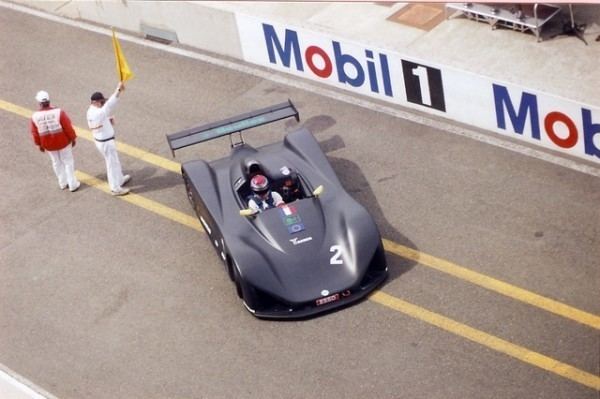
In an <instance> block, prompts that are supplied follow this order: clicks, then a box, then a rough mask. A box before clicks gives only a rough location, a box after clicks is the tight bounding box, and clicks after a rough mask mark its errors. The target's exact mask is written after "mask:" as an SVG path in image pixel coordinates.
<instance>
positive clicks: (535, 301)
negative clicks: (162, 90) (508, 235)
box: [0, 100, 600, 330]
mask: <svg viewBox="0 0 600 399" xmlns="http://www.w3.org/2000/svg"><path fill="white" fill-rule="evenodd" d="M0 109H4V110H6V111H9V112H12V113H14V114H17V115H20V116H23V117H26V118H30V117H31V114H32V113H33V111H32V110H30V109H27V108H23V107H20V106H18V105H16V104H12V103H9V102H6V101H3V100H0ZM75 130H76V131H77V134H78V136H79V137H83V138H84V139H86V140H89V141H92V142H93V141H94V139H93V136H92V133H91V132H90V131H89V130H86V129H83V128H80V127H75ZM117 148H118V150H119V151H120V152H122V153H124V154H126V155H129V156H131V157H133V158H136V159H141V160H143V161H146V162H147V163H149V164H152V165H155V166H157V167H159V168H162V169H166V170H169V171H172V172H175V173H181V165H180V164H179V163H178V162H175V161H172V160H169V159H166V158H163V157H161V156H159V155H155V154H152V153H149V152H147V151H144V150H142V149H140V148H137V147H134V146H131V145H129V144H125V143H122V142H121V141H117ZM383 244H384V247H385V250H386V251H388V252H390V253H393V254H395V255H398V256H400V257H402V258H406V259H410V260H413V261H415V262H418V263H419V264H421V265H423V266H427V267H430V268H432V269H435V270H437V271H440V272H443V273H446V274H449V275H451V276H454V277H456V278H459V279H461V280H464V281H467V282H469V283H472V284H475V285H478V286H480V287H483V288H486V289H488V290H491V291H494V292H497V293H499V294H502V295H505V296H507V297H509V298H513V299H515V300H518V301H521V302H523V303H527V304H529V305H532V306H535V307H537V308H539V309H542V310H545V311H547V312H550V313H553V314H556V315H559V316H562V317H564V318H567V319H570V320H573V321H576V322H578V323H581V324H584V325H587V326H589V327H592V328H595V329H597V330H600V316H597V315H595V314H592V313H588V312H585V311H583V310H580V309H577V308H574V307H572V306H569V305H566V304H564V303H561V302H558V301H555V300H553V299H550V298H546V297H544V296H541V295H538V294H535V293H533V292H530V291H527V290H525V289H523V288H520V287H517V286H515V285H512V284H508V283H505V282H503V281H500V280H497V279H495V278H493V277H489V276H486V275H484V274H481V273H477V272H475V271H473V270H470V269H467V268H465V267H462V266H459V265H457V264H454V263H452V262H449V261H447V260H444V259H441V258H437V257H435V256H432V255H428V254H426V253H423V252H419V251H417V250H415V249H413V248H409V247H406V246H404V245H401V244H398V243H395V242H393V241H390V240H386V239H383Z"/></svg>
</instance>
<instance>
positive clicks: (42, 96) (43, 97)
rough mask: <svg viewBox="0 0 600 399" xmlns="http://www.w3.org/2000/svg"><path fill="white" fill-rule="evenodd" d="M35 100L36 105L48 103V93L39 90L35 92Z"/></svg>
mask: <svg viewBox="0 0 600 399" xmlns="http://www.w3.org/2000/svg"><path fill="white" fill-rule="evenodd" d="M35 100H36V101H37V102H38V103H45V102H49V101H50V95H49V94H48V92H46V91H44V90H40V91H38V92H37V94H36V95H35Z"/></svg>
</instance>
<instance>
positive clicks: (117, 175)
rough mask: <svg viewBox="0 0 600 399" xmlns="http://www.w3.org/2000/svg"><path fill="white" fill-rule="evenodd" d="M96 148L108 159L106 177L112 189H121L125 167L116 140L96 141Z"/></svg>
mask: <svg viewBox="0 0 600 399" xmlns="http://www.w3.org/2000/svg"><path fill="white" fill-rule="evenodd" d="M95 143H96V148H97V149H98V151H100V154H102V156H103V157H104V160H105V161H106V178H107V179H108V186H109V187H110V189H111V191H119V189H120V188H121V185H122V184H123V169H122V168H121V162H120V161H119V154H118V153H117V146H116V145H115V141H114V140H110V141H105V142H103V143H102V142H99V141H95Z"/></svg>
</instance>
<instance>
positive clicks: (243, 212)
mask: <svg viewBox="0 0 600 399" xmlns="http://www.w3.org/2000/svg"><path fill="white" fill-rule="evenodd" d="M255 213H256V211H255V210H253V209H250V208H248V209H240V215H241V216H246V217H248V216H252V215H254V214H255Z"/></svg>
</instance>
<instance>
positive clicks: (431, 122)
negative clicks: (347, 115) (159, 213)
mask: <svg viewBox="0 0 600 399" xmlns="http://www.w3.org/2000/svg"><path fill="white" fill-rule="evenodd" d="M0 6H2V7H5V8H9V9H12V10H15V11H20V12H23V13H26V14H30V15H33V16H36V17H40V18H44V19H47V20H49V21H54V22H58V23H62V24H65V25H69V26H73V27H76V28H79V29H84V30H87V31H90V32H95V33H99V34H102V35H106V36H112V31H111V30H110V29H108V28H102V27H98V26H95V25H92V24H90V23H86V22H82V21H73V20H71V19H68V18H65V17H60V16H57V15H52V14H48V13H46V12H43V11H39V10H34V9H31V8H28V7H24V6H21V5H17V4H13V3H6V2H4V1H3V0H0ZM119 39H121V40H125V41H128V42H131V43H135V44H138V45H140V46H145V47H150V48H153V49H156V50H160V51H165V52H168V53H171V54H176V55H180V56H183V57H188V58H192V59H196V60H198V61H202V62H207V63H210V64H213V65H217V66H220V67H224V68H228V69H231V70H234V71H237V72H241V73H245V74H249V75H252V76H256V77H259V78H261V79H265V80H270V81H273V82H276V83H280V84H283V85H286V86H290V87H294V88H297V89H301V90H305V91H309V92H312V93H319V95H322V96H325V97H329V98H332V99H335V100H338V101H342V102H345V103H348V104H352V105H356V106H359V107H362V108H365V109H368V110H371V111H375V112H380V113H383V114H386V115H390V116H393V117H396V118H401V119H405V120H408V121H411V122H414V123H418V124H420V125H425V126H428V127H430V128H432V129H436V130H440V131H444V132H446V133H451V134H455V135H458V136H462V137H467V138H470V139H472V140H476V141H479V142H482V143H485V144H489V145H493V146H495V147H499V148H502V149H505V150H509V151H512V152H516V153H518V154H521V155H526V156H528V157H532V158H535V159H539V160H542V161H546V162H549V163H552V164H554V165H559V166H562V167H565V168H568V169H571V170H574V171H577V172H581V173H585V174H587V175H591V176H596V177H600V168H597V167H594V166H589V165H587V164H584V163H581V162H577V161H575V160H571V159H567V158H564V157H561V156H558V155H553V154H549V153H547V152H544V151H540V150H537V149H534V148H530V147H527V146H524V145H521V144H518V143H514V142H511V141H508V140H503V139H501V138H500V137H494V136H491V134H495V133H490V135H488V134H484V133H479V132H477V131H475V130H470V129H467V128H464V127H459V126H457V125H453V124H451V123H447V122H444V121H440V120H435V119H432V118H428V117H426V116H423V115H418V114H416V113H414V112H409V111H403V110H400V109H397V108H393V107H391V106H386V105H382V104H377V103H375V102H373V101H369V100H367V99H365V98H359V97H357V96H354V95H349V94H344V93H340V92H338V91H333V90H330V89H326V88H323V87H322V86H318V85H315V84H311V83H309V82H308V81H306V80H304V79H301V78H297V77H287V76H282V75H279V74H275V73H273V71H267V70H264V69H260V68H258V67H254V66H250V65H247V64H244V63H243V62H242V61H228V60H225V59H221V58H216V57H214V56H210V55H207V54H202V53H199V52H196V51H192V50H185V49H181V48H177V47H172V46H169V45H165V44H160V43H156V42H151V41H148V40H146V39H141V38H139V37H135V36H132V35H128V34H125V33H119Z"/></svg>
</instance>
